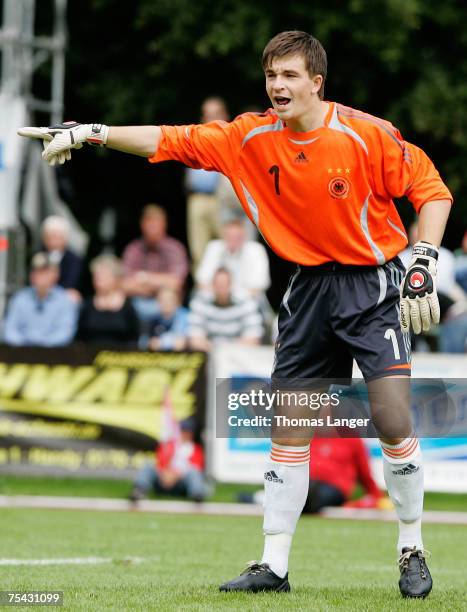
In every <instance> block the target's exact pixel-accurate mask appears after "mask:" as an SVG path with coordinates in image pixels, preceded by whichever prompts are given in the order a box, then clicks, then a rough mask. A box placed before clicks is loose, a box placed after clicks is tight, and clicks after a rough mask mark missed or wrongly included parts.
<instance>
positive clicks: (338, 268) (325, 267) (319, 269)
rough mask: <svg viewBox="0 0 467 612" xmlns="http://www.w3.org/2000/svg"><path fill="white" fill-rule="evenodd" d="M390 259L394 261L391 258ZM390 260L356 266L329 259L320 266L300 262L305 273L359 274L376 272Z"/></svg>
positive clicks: (300, 267)
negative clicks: (378, 263) (371, 264)
mask: <svg viewBox="0 0 467 612" xmlns="http://www.w3.org/2000/svg"><path fill="white" fill-rule="evenodd" d="M390 261H394V259H391V260H390ZM388 263H389V262H388V261H387V262H385V263H384V264H382V265H381V266H378V265H374V266H355V265H350V264H341V263H339V262H337V261H327V262H326V263H324V264H320V265H319V266H302V265H300V264H298V267H299V269H300V271H301V272H303V273H304V274H310V275H313V274H316V275H330V274H358V273H362V272H374V271H375V270H377V269H378V268H381V267H382V266H385V265H386V264H388Z"/></svg>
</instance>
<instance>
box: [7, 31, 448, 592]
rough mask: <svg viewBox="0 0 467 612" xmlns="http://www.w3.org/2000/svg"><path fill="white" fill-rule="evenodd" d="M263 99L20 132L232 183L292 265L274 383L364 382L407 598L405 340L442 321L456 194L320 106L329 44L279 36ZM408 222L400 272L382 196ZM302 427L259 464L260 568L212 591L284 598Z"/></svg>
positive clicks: (419, 548)
mask: <svg viewBox="0 0 467 612" xmlns="http://www.w3.org/2000/svg"><path fill="white" fill-rule="evenodd" d="M262 61H263V69H264V72H265V78H266V91H267V94H268V96H269V98H270V100H271V105H272V108H270V109H269V110H268V111H266V112H265V113H246V114H244V115H241V116H240V117H237V119H235V120H234V121H232V122H231V123H227V122H223V121H216V122H212V123H208V124H203V125H187V126H161V127H158V126H153V125H149V126H137V127H110V128H109V127H107V126H105V125H101V124H92V125H91V124H89V125H87V124H86V125H83V124H78V123H68V124H63V125H58V126H54V127H52V128H23V129H21V130H19V134H21V135H22V136H29V137H33V138H39V139H42V140H43V141H44V145H45V150H44V151H43V157H44V159H45V160H47V161H48V162H49V163H50V164H55V163H63V162H65V161H66V160H67V159H70V155H71V150H72V149H76V148H80V147H81V146H83V144H84V143H90V144H94V145H101V146H107V147H109V148H111V149H116V150H118V151H123V152H126V153H132V154H135V155H140V156H142V157H146V158H148V159H149V162H151V163H156V162H160V161H164V160H168V159H172V160H178V161H180V162H182V163H184V164H186V165H187V166H190V167H192V168H204V169H205V170H216V171H218V172H222V173H223V174H225V175H226V176H228V177H229V179H230V181H231V183H232V185H233V187H234V189H235V192H236V194H237V196H238V198H239V199H240V201H241V203H242V206H243V208H244V210H245V212H246V214H247V215H248V217H249V218H250V220H251V221H252V222H253V223H254V224H255V225H256V226H257V228H258V230H259V231H260V232H261V233H262V234H263V236H264V238H265V240H266V241H267V242H268V244H269V245H270V246H271V248H272V249H273V250H274V251H275V252H276V253H277V254H278V255H279V256H281V257H283V258H285V259H288V260H290V261H293V262H295V263H296V264H297V270H296V272H295V274H294V275H293V277H292V278H291V280H290V283H289V286H288V289H287V291H286V294H285V295H284V299H283V302H282V305H281V309H280V313H279V336H278V341H277V344H276V354H275V364H274V371H273V374H272V376H273V379H274V380H277V381H281V380H282V381H283V380H286V381H297V379H299V380H301V379H315V380H316V379H324V378H341V379H342V378H350V377H351V372H352V358H355V360H356V361H357V363H358V365H359V367H360V369H361V371H362V373H363V375H364V377H365V380H366V382H367V386H368V393H369V397H370V403H371V409H372V415H373V422H374V424H375V426H376V427H377V430H378V433H379V437H380V441H381V446H382V451H383V462H384V476H385V481H386V486H387V489H388V492H389V495H390V497H391V499H392V501H393V503H394V505H395V508H396V511H397V514H398V522H399V538H398V542H397V548H398V553H399V567H400V578H399V588H400V591H401V593H402V595H403V596H405V597H425V596H426V595H427V594H428V593H429V592H430V590H431V588H432V580H431V576H430V573H429V571H428V568H427V566H426V560H425V554H424V545H423V540H422V533H421V518H422V508H423V461H422V456H421V454H420V447H419V442H418V439H417V438H416V437H415V434H414V432H413V428H412V424H411V420H410V412H409V404H410V401H409V376H410V336H409V333H408V332H409V329H410V327H412V328H413V331H414V332H415V333H417V334H418V333H420V332H421V331H422V329H423V330H424V331H426V330H428V329H429V328H430V326H431V325H432V324H436V323H437V322H438V320H439V305H438V299H437V295H436V264H437V258H438V250H439V245H440V243H441V239H442V236H443V232H444V228H445V225H446V221H447V218H448V215H449V210H450V206H451V202H452V198H451V194H450V192H449V190H448V189H447V187H446V186H445V185H444V183H443V181H442V180H441V178H440V176H439V174H438V172H437V171H436V169H435V167H434V166H433V163H432V162H431V161H430V159H429V158H428V157H427V155H426V154H425V153H424V152H423V151H422V150H421V149H419V148H418V147H416V146H414V145H413V144H410V143H408V142H406V141H405V140H404V139H403V138H402V136H401V134H400V133H399V131H398V130H397V129H396V128H395V127H394V126H393V125H391V124H390V123H389V122H387V121H384V120H382V119H378V118H376V117H373V116H372V115H369V114H366V113H364V112H361V111H357V110H355V109H352V108H349V107H347V106H343V105H342V104H339V103H336V102H332V101H329V102H327V101H324V97H323V96H324V83H325V79H326V73H327V60H326V53H325V51H324V49H323V47H322V46H321V44H320V43H319V42H318V41H317V40H316V39H315V38H313V37H312V36H311V35H309V34H307V33H305V32H298V31H291V32H282V33H281V34H278V35H277V36H275V37H274V38H273V39H272V40H271V41H270V42H269V43H268V44H267V46H266V48H265V50H264V52H263V60H262ZM402 196H406V197H407V198H408V199H409V200H410V202H411V203H412V206H413V207H414V209H415V211H416V212H417V213H418V215H419V242H417V244H415V246H414V248H413V255H412V260H411V263H410V265H409V267H408V269H407V271H405V269H404V267H403V266H402V264H401V262H400V260H399V259H398V257H397V254H398V253H399V252H400V251H401V250H402V249H403V248H404V247H405V246H406V244H407V237H406V234H405V231H404V227H403V225H402V222H401V220H400V218H399V215H398V213H397V210H396V208H395V205H394V203H393V198H399V197H402ZM310 435H311V433H310V432H309V431H303V432H301V431H297V430H293V431H290V432H288V435H286V436H285V437H284V436H282V437H273V439H272V445H271V456H270V461H269V463H268V465H267V467H266V469H265V498H264V507H265V513H264V535H265V545H264V553H263V557H262V560H261V562H258V563H256V562H255V563H253V564H249V565H248V566H247V569H246V570H245V571H244V572H243V573H242V574H240V576H238V577H237V578H235V579H233V580H231V581H230V582H226V583H225V584H223V585H222V586H221V590H222V591H250V592H257V591H289V590H290V585H289V581H288V556H289V551H290V547H291V543H292V538H293V534H294V531H295V527H296V523H297V521H298V518H299V516H300V514H301V511H302V508H303V506H304V503H305V500H306V497H307V492H308V475H309V467H308V466H309V441H310Z"/></svg>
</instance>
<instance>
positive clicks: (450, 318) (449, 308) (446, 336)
mask: <svg viewBox="0 0 467 612" xmlns="http://www.w3.org/2000/svg"><path fill="white" fill-rule="evenodd" d="M417 233H418V230H417V223H413V224H412V225H411V226H410V228H409V234H408V238H409V246H408V247H407V248H406V249H404V250H403V251H402V252H401V253H399V257H400V258H401V260H402V263H403V264H404V265H405V267H407V266H408V265H409V262H410V260H411V257H412V246H413V245H414V244H415V243H416V242H417V239H418V238H417ZM455 270H456V259H455V257H454V254H453V253H451V251H449V250H448V249H446V248H444V247H440V249H439V257H438V273H437V275H436V285H437V290H438V298H439V304H440V309H441V325H440V327H439V337H438V349H439V350H440V351H441V352H443V353H463V352H465V347H466V339H467V296H466V294H465V292H464V290H463V289H462V287H461V286H460V285H459V284H458V283H457V282H456V274H455ZM422 340H423V339H422V338H420V336H413V335H412V343H413V344H414V343H415V348H416V349H417V350H423V345H421V342H422ZM425 350H426V349H425Z"/></svg>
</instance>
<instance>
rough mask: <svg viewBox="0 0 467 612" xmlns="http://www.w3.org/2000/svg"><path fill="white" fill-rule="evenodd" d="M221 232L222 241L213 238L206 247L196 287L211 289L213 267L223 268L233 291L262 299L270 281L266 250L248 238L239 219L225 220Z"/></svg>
mask: <svg viewBox="0 0 467 612" xmlns="http://www.w3.org/2000/svg"><path fill="white" fill-rule="evenodd" d="M221 234H222V239H221V240H212V241H211V242H210V243H209V244H208V245H207V247H206V250H205V252H204V255H203V259H202V260H201V263H200V265H199V268H198V271H197V273H196V282H197V283H198V286H199V288H200V289H202V290H204V291H212V283H213V278H214V274H215V272H216V270H217V269H218V268H226V269H227V270H228V271H229V272H230V274H231V276H232V291H233V293H234V294H235V295H236V296H238V297H253V298H255V299H257V300H258V301H262V300H264V299H265V291H266V289H268V287H269V286H270V284H271V277H270V274H269V259H268V255H267V252H266V249H265V248H264V246H263V245H262V244H259V242H255V241H253V240H247V235H246V230H245V227H244V225H243V223H242V222H241V221H239V220H231V221H229V222H228V223H225V224H224V225H223V226H222V230H221Z"/></svg>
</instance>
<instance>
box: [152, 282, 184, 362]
mask: <svg viewBox="0 0 467 612" xmlns="http://www.w3.org/2000/svg"><path fill="white" fill-rule="evenodd" d="M157 301H158V305H159V313H158V314H157V315H156V317H155V318H154V319H153V320H152V321H151V326H150V330H149V335H150V338H149V343H148V346H149V348H150V349H151V351H182V350H183V349H184V348H185V346H186V343H187V333H188V310H187V309H186V308H183V306H181V305H180V299H179V297H178V293H177V292H176V291H174V289H170V287H164V288H162V289H161V290H160V291H159V293H158V295H157Z"/></svg>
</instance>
